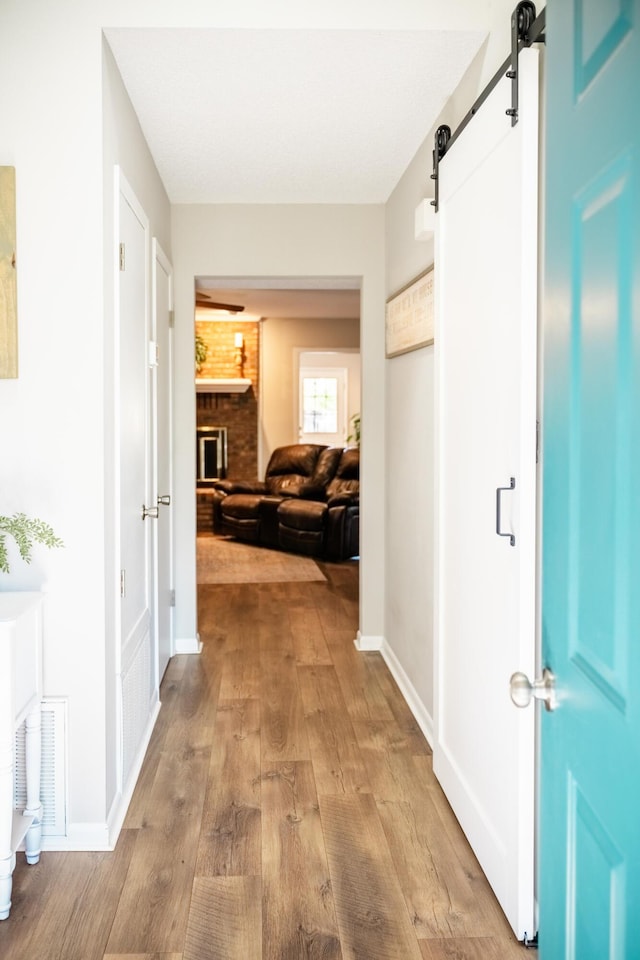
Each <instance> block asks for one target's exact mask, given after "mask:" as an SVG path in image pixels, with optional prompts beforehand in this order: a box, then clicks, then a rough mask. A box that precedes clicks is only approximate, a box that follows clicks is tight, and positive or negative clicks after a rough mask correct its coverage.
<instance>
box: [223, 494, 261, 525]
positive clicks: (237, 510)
mask: <svg viewBox="0 0 640 960" xmlns="http://www.w3.org/2000/svg"><path fill="white" fill-rule="evenodd" d="M262 499H263V497H262V495H261V494H259V493H232V494H231V495H230V496H228V497H225V498H224V500H223V501H222V515H223V517H224V518H225V520H227V519H229V518H233V519H234V520H257V519H258V514H259V510H260V501H261V500H262Z"/></svg>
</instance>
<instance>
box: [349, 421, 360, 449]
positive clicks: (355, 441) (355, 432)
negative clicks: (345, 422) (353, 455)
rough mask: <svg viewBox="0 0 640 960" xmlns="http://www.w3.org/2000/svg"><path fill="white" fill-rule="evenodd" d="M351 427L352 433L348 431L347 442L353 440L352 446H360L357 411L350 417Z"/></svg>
mask: <svg viewBox="0 0 640 960" xmlns="http://www.w3.org/2000/svg"><path fill="white" fill-rule="evenodd" d="M351 427H352V430H353V433H350V434H349V436H348V437H347V443H351V442H352V441H353V444H354V446H356V447H359V446H360V414H359V413H354V415H353V416H352V417H351Z"/></svg>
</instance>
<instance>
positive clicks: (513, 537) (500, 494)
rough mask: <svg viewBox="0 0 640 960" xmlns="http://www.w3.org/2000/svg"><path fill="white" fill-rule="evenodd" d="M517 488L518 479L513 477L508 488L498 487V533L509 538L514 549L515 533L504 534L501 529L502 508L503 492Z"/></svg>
mask: <svg viewBox="0 0 640 960" xmlns="http://www.w3.org/2000/svg"><path fill="white" fill-rule="evenodd" d="M515 488H516V478H515V477H511V480H510V482H509V486H508V487H496V533H497V534H498V536H499V537H509V543H510V544H511V546H512V547H515V545H516V538H515V535H514V534H513V533H503V532H502V530H501V529H500V527H501V526H502V523H501V521H500V508H501V498H502V492H503V490H515Z"/></svg>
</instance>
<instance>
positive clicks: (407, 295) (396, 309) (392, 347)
mask: <svg viewBox="0 0 640 960" xmlns="http://www.w3.org/2000/svg"><path fill="white" fill-rule="evenodd" d="M431 343H433V267H429V269H428V270H427V271H426V272H425V273H422V274H420V276H419V277H417V278H416V279H415V280H412V281H411V283H410V284H408V285H407V286H406V287H403V288H402V290H399V291H398V293H396V294H394V295H393V296H392V297H390V298H389V300H387V309H386V317H385V355H386V356H387V357H397V356H399V355H400V354H401V353H408V352H409V351H410V350H417V349H418V348H419V347H427V346H429V344H431Z"/></svg>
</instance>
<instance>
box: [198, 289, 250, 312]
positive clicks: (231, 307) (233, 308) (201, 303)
mask: <svg viewBox="0 0 640 960" xmlns="http://www.w3.org/2000/svg"><path fill="white" fill-rule="evenodd" d="M205 297H206V299H204V298H205ZM196 306H197V307H204V308H205V309H209V310H226V311H227V313H242V311H243V310H244V307H241V306H240V305H238V304H235V303H216V302H215V300H211V299H210V298H209V297H208V296H207V294H204V295H203V294H199V293H197V294H196Z"/></svg>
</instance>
